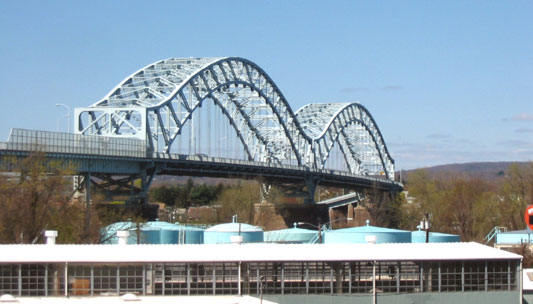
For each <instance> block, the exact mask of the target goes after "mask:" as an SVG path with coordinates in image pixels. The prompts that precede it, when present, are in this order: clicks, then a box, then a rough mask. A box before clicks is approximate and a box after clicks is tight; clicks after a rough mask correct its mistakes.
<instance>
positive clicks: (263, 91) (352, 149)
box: [76, 57, 394, 179]
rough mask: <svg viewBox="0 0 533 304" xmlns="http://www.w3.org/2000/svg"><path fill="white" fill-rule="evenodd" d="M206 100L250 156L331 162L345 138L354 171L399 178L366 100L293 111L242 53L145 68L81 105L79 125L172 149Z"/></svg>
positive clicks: (78, 129)
mask: <svg viewBox="0 0 533 304" xmlns="http://www.w3.org/2000/svg"><path fill="white" fill-rule="evenodd" d="M205 100H212V101H213V102H214V104H215V105H216V106H217V107H219V108H220V109H221V110H222V111H221V113H222V114H223V115H224V116H226V117H227V118H228V121H229V124H230V125H231V126H232V127H233V128H234V130H235V132H236V134H237V137H238V139H239V140H240V141H241V143H242V144H243V146H244V149H245V152H246V155H247V157H248V159H249V160H255V161H262V162H275V163H283V162H284V161H289V160H291V159H293V160H296V161H297V163H298V165H299V166H305V167H309V168H324V166H325V163H326V161H327V160H328V158H329V157H330V152H331V150H332V149H333V147H334V146H336V145H338V146H339V149H340V151H341V152H342V153H343V155H344V159H345V161H346V164H347V165H348V170H349V171H350V172H351V173H354V174H368V175H377V174H384V175H386V176H387V178H389V179H393V178H394V161H393V160H392V158H391V157H390V154H389V152H388V150H387V147H386V145H385V142H384V140H383V137H382V135H381V132H380V131H379V128H378V127H377V125H376V123H375V121H374V119H373V118H372V116H371V115H370V113H369V112H368V111H367V109H366V108H364V107H363V106H362V105H360V104H357V103H329V104H310V105H307V106H304V107H303V108H302V109H300V110H299V111H297V112H296V113H294V112H293V110H292V109H291V107H290V106H289V104H288V102H287V101H286V99H285V97H284V96H283V94H282V93H281V91H280V90H279V89H278V87H277V86H276V84H275V83H274V82H273V81H272V79H270V77H269V76H268V75H267V74H266V73H265V72H264V71H263V70H262V69H261V68H260V67H259V66H257V65H256V64H254V63H253V62H251V61H249V60H246V59H242V58H236V57H228V58H184V59H175V58H172V59H166V60H162V61H159V62H156V63H154V64H151V65H149V66H147V67H145V68H143V69H140V70H139V71H137V72H135V73H134V74H133V75H131V76H129V77H127V78H126V79H125V80H124V81H122V82H121V83H120V84H119V85H118V86H117V87H115V88H114V89H113V90H112V91H111V92H110V93H109V94H108V95H106V96H105V97H104V98H103V99H102V100H101V101H99V102H97V103H95V104H93V105H92V106H91V107H90V108H84V109H78V110H77V111H76V117H77V118H78V119H77V120H76V132H77V133H82V134H91V135H92V134H96V135H107V136H118V137H128V136H129V137H137V138H141V137H142V138H145V139H146V140H147V141H148V143H149V147H150V148H152V149H153V151H154V152H165V153H169V152H170V149H171V146H172V143H173V142H174V141H175V139H176V138H177V136H179V135H180V133H181V130H182V128H183V126H184V125H185V124H186V123H187V122H188V121H190V120H191V119H192V115H193V113H194V111H196V110H197V109H198V108H199V107H201V105H202V103H203V102H205ZM83 113H88V118H87V119H86V121H87V122H86V123H85V125H83V124H82V122H83V121H84V120H83V119H82V115H83ZM137 113H139V114H137ZM85 115H86V116H87V114H85ZM139 120H141V121H140V122H139ZM132 121H133V122H132ZM159 142H163V143H164V144H163V146H161V147H160V146H159Z"/></svg>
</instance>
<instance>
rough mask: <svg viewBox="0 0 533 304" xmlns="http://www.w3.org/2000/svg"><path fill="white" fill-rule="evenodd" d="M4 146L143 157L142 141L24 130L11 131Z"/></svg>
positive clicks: (26, 149)
mask: <svg viewBox="0 0 533 304" xmlns="http://www.w3.org/2000/svg"><path fill="white" fill-rule="evenodd" d="M4 146H5V149H7V150H15V151H42V152H49V153H73V154H88V155H103V156H124V157H143V158H144V157H146V141H144V140H139V139H133V138H114V137H105V136H88V135H80V134H72V133H59V132H49V131H36V130H24V129H12V130H11V134H10V135H9V140H8V142H7V143H4ZM0 148H3V147H2V146H0Z"/></svg>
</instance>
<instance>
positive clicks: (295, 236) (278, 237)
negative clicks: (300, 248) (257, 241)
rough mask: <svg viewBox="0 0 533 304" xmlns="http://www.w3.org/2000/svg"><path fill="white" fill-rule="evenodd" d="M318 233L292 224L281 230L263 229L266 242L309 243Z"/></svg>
mask: <svg viewBox="0 0 533 304" xmlns="http://www.w3.org/2000/svg"><path fill="white" fill-rule="evenodd" d="M317 233H318V231H316V230H309V229H302V228H298V227H296V225H295V226H294V228H287V229H281V230H273V231H265V234H264V239H265V242H266V243H297V244H302V243H309V242H310V241H311V239H312V238H313V237H314V236H315V235H316V234H317Z"/></svg>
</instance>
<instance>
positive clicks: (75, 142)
mask: <svg viewBox="0 0 533 304" xmlns="http://www.w3.org/2000/svg"><path fill="white" fill-rule="evenodd" d="M0 149H3V150H14V151H43V152H50V153H73V154H87V155H101V156H122V157H135V158H148V159H150V158H151V159H168V160H184V161H199V162H210V163H220V164H235V165H242V166H255V167H267V168H278V169H286V170H296V171H305V172H309V173H315V174H328V175H338V176H346V177H351V178H353V177H355V178H364V179H367V180H371V181H375V182H379V183H387V184H398V183H396V182H394V181H392V180H389V179H385V178H379V177H375V176H368V175H360V174H352V173H350V172H347V171H339V170H332V169H316V168H309V167H303V166H295V165H285V164H278V163H267V162H258V161H248V160H238V159H230V158H222V157H210V156H207V155H186V154H173V153H170V154H167V153H160V152H155V153H150V152H148V151H147V148H146V141H144V140H140V139H134V138H115V137H106V136H90V135H80V134H72V133H60V132H50V131H36V130H24V129H12V130H11V134H10V135H9V140H8V142H5V143H0ZM400 185H401V184H400Z"/></svg>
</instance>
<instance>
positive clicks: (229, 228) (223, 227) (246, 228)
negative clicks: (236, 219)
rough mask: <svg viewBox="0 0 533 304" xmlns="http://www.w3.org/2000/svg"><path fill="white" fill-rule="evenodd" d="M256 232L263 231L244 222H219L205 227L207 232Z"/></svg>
mask: <svg viewBox="0 0 533 304" xmlns="http://www.w3.org/2000/svg"><path fill="white" fill-rule="evenodd" d="M239 226H240V227H239ZM239 230H240V231H241V232H257V231H263V229H261V228H259V227H256V226H252V225H249V224H244V223H225V224H219V225H215V226H213V227H210V228H208V229H206V230H205V231H209V232H238V231H239Z"/></svg>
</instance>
